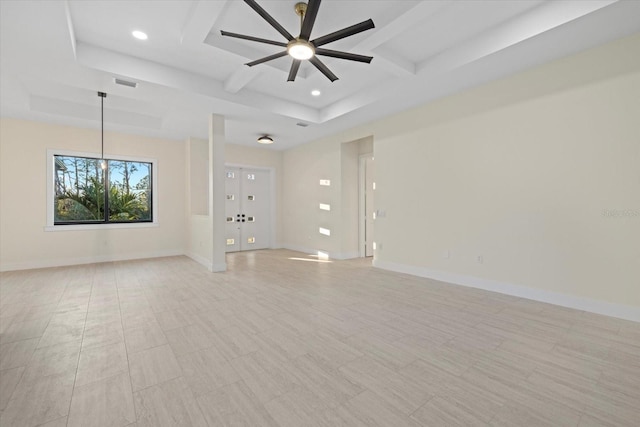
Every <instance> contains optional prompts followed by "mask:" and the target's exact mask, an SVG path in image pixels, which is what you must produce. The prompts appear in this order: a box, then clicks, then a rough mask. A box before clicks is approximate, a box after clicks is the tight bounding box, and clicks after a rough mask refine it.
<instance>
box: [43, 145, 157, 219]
mask: <svg viewBox="0 0 640 427" xmlns="http://www.w3.org/2000/svg"><path fill="white" fill-rule="evenodd" d="M102 162H103V161H102V160H101V159H95V158H89V157H75V156H62V155H55V156H54V164H55V168H54V169H55V171H54V194H55V200H54V224H55V225H62V224H98V223H129V222H152V220H153V218H152V211H153V209H152V188H151V182H152V179H151V173H152V169H153V168H152V166H153V165H152V163H147V162H137V161H128V160H105V161H104V165H105V168H104V169H103V168H102V167H101V163H102Z"/></svg>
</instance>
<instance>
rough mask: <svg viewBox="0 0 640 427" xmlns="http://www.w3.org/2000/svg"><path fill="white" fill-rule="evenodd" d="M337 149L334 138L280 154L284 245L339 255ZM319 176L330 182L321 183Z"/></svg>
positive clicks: (339, 208)
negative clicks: (324, 207) (326, 208)
mask: <svg viewBox="0 0 640 427" xmlns="http://www.w3.org/2000/svg"><path fill="white" fill-rule="evenodd" d="M340 148H341V144H340V140H338V139H336V140H323V141H317V142H314V143H310V144H305V145H302V146H299V147H296V148H294V149H291V150H287V151H285V152H284V153H283V169H284V180H283V186H282V188H283V193H284V209H283V211H282V218H283V222H284V224H286V226H285V227H284V233H283V246H284V247H286V248H290V249H295V250H301V251H305V252H316V251H322V252H327V253H329V254H331V256H333V257H335V256H336V255H337V254H341V250H342V248H341V242H342V239H341V237H340V229H341V227H342V222H341V221H342V211H341V208H342V199H341V191H340V180H341V163H340V157H341V156H340ZM321 179H323V180H324V179H328V180H330V181H331V185H330V186H321V185H320V180H321ZM320 203H325V204H329V205H331V211H329V212H327V211H322V210H320V209H319V204H320ZM320 227H322V228H326V229H329V230H331V236H325V235H321V234H320V233H319V232H318V230H319V228H320Z"/></svg>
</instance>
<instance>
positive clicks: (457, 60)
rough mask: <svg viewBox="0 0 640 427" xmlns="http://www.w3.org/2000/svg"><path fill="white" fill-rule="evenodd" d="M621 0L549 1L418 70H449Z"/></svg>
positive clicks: (441, 71) (419, 67) (428, 60)
mask: <svg viewBox="0 0 640 427" xmlns="http://www.w3.org/2000/svg"><path fill="white" fill-rule="evenodd" d="M616 2H617V0H593V1H588V2H574V1H556V2H545V3H543V4H542V5H540V6H538V7H536V8H534V9H532V10H531V11H529V12H528V13H525V14H523V15H521V16H519V17H516V18H514V19H511V20H509V21H507V22H506V23H504V24H502V25H499V26H497V27H495V28H493V29H491V30H489V31H486V32H484V33H482V34H481V35H479V36H478V37H475V38H474V39H473V40H469V41H468V42H466V43H464V44H461V45H459V46H458V47H454V48H452V49H448V50H445V51H444V52H442V53H440V54H437V55H435V56H433V57H431V58H428V59H426V60H424V61H422V62H421V63H420V64H418V66H417V69H416V70H417V73H418V74H422V73H427V74H431V75H435V74H441V73H446V72H449V71H452V70H455V69H457V68H460V67H462V66H464V65H467V64H469V63H471V62H474V61H477V60H479V59H481V58H484V57H487V56H489V55H491V54H494V53H496V52H499V51H501V50H503V49H506V48H508V47H510V46H513V45H515V44H517V43H520V42H523V41H524V40H527V39H530V38H532V37H535V36H537V35H539V34H542V33H544V32H546V31H549V30H552V29H553V28H556V27H559V26H561V25H563V24H566V23H568V22H570V21H573V20H575V19H578V18H580V17H582V16H585V15H587V14H589V13H591V12H594V11H596V10H598V9H601V8H603V7H606V6H609V5H611V4H613V3H616Z"/></svg>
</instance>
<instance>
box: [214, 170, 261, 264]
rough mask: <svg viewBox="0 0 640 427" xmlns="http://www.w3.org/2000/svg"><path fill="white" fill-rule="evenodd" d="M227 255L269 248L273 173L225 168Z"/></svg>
mask: <svg viewBox="0 0 640 427" xmlns="http://www.w3.org/2000/svg"><path fill="white" fill-rule="evenodd" d="M225 169H226V181H225V190H226V203H225V216H226V252H237V251H249V250H256V249H266V248H268V247H269V246H270V238H271V233H270V229H271V219H270V214H271V209H270V203H271V195H270V187H271V185H270V183H271V176H270V174H271V171H270V170H265V169H251V168H244V167H229V166H227V167H226V168H225Z"/></svg>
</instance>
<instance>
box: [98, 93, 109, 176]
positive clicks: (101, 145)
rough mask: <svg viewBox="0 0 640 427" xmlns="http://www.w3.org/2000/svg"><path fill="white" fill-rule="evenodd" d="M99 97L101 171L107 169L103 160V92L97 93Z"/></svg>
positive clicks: (104, 94)
mask: <svg viewBox="0 0 640 427" xmlns="http://www.w3.org/2000/svg"><path fill="white" fill-rule="evenodd" d="M98 96H99V97H100V125H101V128H100V167H101V168H102V170H105V169H106V168H107V161H106V160H105V159H104V99H105V98H106V97H107V94H106V93H105V92H98Z"/></svg>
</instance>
